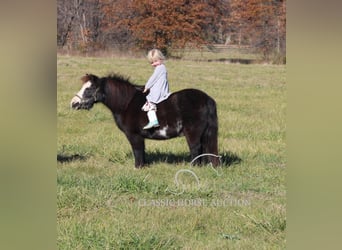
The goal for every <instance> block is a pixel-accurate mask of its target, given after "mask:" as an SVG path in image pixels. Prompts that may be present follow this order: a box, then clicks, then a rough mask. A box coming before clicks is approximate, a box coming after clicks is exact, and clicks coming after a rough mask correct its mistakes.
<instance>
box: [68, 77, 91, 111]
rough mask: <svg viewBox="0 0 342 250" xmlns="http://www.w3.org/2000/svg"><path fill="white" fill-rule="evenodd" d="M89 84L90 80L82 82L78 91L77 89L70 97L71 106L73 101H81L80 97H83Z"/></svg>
mask: <svg viewBox="0 0 342 250" xmlns="http://www.w3.org/2000/svg"><path fill="white" fill-rule="evenodd" d="M90 86H91V82H90V81H88V82H86V83H84V84H83V86H82V88H81V89H80V91H78V92H77V94H76V95H75V96H74V97H73V98H72V99H71V102H70V106H72V105H73V104H74V103H77V102H80V101H81V99H80V97H81V98H83V95H84V91H85V90H86V89H87V88H89V87H90Z"/></svg>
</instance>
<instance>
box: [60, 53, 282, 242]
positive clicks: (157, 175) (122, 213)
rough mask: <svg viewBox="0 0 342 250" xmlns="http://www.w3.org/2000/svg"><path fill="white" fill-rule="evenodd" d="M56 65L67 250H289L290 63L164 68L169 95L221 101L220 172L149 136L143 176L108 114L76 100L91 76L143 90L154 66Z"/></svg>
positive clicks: (126, 61)
mask: <svg viewBox="0 0 342 250" xmlns="http://www.w3.org/2000/svg"><path fill="white" fill-rule="evenodd" d="M57 58H58V61H57V67H58V69H57V73H58V75H57V84H58V85H57V119H58V124H57V127H58V137H57V150H58V152H57V245H58V248H59V249H284V248H285V229H286V189H285V172H286V153H285V130H286V127H285V112H286V84H285V70H286V69H285V66H284V65H281V66H274V65H257V64H255V65H242V64H227V63H220V62H210V63H208V62H198V61H197V62H192V61H188V60H169V61H167V62H166V66H167V69H168V73H169V82H170V90H171V91H172V92H174V91H177V90H180V89H183V88H188V87H192V88H198V89H201V90H204V91H205V92H206V93H208V94H209V95H210V96H212V97H213V98H214V99H215V100H216V102H217V110H218V117H219V154H220V155H221V156H222V160H223V164H222V167H220V168H218V169H217V170H214V169H212V168H211V167H210V166H202V167H192V166H190V160H191V159H190V158H189V156H188V154H189V150H188V147H187V144H186V142H185V138H184V137H179V138H176V139H172V140H166V141H153V140H147V141H146V152H147V160H148V162H149V166H148V167H146V168H144V169H142V170H135V169H134V159H133V156H132V153H131V149H130V145H129V144H128V141H127V140H126V138H125V136H124V134H123V133H121V132H120V131H119V130H118V128H117V127H116V125H115V123H114V121H113V118H112V116H111V113H110V112H109V110H107V109H106V108H105V107H104V106H102V105H101V104H98V105H95V106H94V108H93V109H92V110H90V111H83V110H82V111H75V110H71V109H70V108H69V102H70V100H71V98H72V97H73V95H74V94H75V93H76V92H77V91H78V90H79V89H80V87H81V82H80V77H81V76H82V75H84V74H85V73H93V74H96V75H99V76H104V75H107V74H108V73H111V72H118V73H121V74H123V75H126V76H130V79H131V81H132V82H134V83H137V84H140V85H143V84H144V83H145V82H146V80H147V79H148V77H149V76H150V75H151V74H152V71H153V69H152V68H151V67H150V66H149V64H148V62H147V60H145V59H141V58H136V59H134V58H124V57H120V58H85V57H71V56H58V57H57ZM184 170H190V171H191V172H186V171H184ZM176 174H177V178H175V176H176ZM196 178H198V181H197V179H196Z"/></svg>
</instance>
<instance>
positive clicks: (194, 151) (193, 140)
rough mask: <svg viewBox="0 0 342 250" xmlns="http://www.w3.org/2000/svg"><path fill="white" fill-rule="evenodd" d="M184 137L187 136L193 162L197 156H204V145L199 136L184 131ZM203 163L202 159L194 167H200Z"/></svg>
mask: <svg viewBox="0 0 342 250" xmlns="http://www.w3.org/2000/svg"><path fill="white" fill-rule="evenodd" d="M184 135H185V138H186V141H187V143H188V146H189V149H190V156H191V160H193V159H195V158H196V157H197V156H199V155H200V154H202V144H201V141H200V138H199V136H196V135H195V134H192V133H189V132H187V131H186V130H184ZM201 162H202V159H201V157H200V158H198V159H197V160H196V161H195V162H194V165H200V164H201Z"/></svg>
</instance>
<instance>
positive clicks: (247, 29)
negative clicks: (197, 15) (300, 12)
mask: <svg viewBox="0 0 342 250" xmlns="http://www.w3.org/2000/svg"><path fill="white" fill-rule="evenodd" d="M285 4H286V1H285V0H231V15H230V19H229V23H230V24H231V25H232V26H233V27H234V32H235V35H236V40H237V42H238V44H249V45H252V47H254V48H256V49H257V51H258V52H260V53H261V54H262V55H263V58H264V59H265V60H269V57H270V56H271V55H272V54H273V53H277V54H278V55H283V57H285V46H286V45H285V42H286V9H285Z"/></svg>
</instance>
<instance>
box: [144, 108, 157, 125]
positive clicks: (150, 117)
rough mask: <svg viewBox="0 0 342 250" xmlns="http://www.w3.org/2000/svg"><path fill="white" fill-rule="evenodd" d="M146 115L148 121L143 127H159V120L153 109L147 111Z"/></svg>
mask: <svg viewBox="0 0 342 250" xmlns="http://www.w3.org/2000/svg"><path fill="white" fill-rule="evenodd" d="M147 117H148V120H149V123H148V124H147V125H146V126H145V127H144V128H143V129H150V128H155V127H159V122H158V118H157V114H156V111H155V110H150V111H148V112H147Z"/></svg>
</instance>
